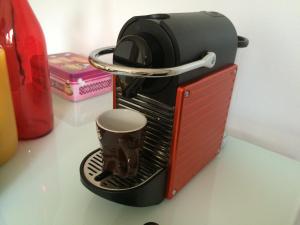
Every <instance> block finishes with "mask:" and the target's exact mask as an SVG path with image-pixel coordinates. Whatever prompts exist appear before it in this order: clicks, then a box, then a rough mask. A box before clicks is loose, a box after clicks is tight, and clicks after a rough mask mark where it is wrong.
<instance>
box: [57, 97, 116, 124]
mask: <svg viewBox="0 0 300 225" xmlns="http://www.w3.org/2000/svg"><path fill="white" fill-rule="evenodd" d="M52 98H53V102H54V103H55V104H53V111H54V114H55V116H56V117H57V118H58V119H60V120H63V121H65V122H66V123H68V124H70V125H71V126H73V127H77V126H81V125H84V124H87V123H90V122H92V121H95V120H96V118H97V116H98V115H99V114H101V113H102V112H104V111H105V110H108V109H112V92H110V93H107V94H104V95H101V96H97V97H93V98H90V99H87V100H84V101H80V102H71V101H68V100H65V99H63V98H61V97H60V96H58V95H56V94H53V95H52Z"/></svg>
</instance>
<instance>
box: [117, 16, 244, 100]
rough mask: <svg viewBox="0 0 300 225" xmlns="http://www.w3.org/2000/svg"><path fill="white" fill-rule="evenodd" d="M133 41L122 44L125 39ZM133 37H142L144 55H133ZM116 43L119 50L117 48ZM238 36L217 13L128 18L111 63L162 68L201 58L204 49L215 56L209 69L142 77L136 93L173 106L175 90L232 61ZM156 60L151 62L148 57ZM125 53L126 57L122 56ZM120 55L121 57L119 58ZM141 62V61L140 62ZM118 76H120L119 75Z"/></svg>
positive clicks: (226, 20) (204, 52)
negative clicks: (214, 62)
mask: <svg viewBox="0 0 300 225" xmlns="http://www.w3.org/2000/svg"><path fill="white" fill-rule="evenodd" d="M128 37H129V38H131V40H132V44H128V45H127V46H128V47H127V48H126V46H125V45H123V44H122V42H123V41H124V40H126V38H128ZM134 39H142V40H143V43H144V44H145V46H144V47H142V48H141V47H139V48H140V49H146V50H145V51H144V52H145V54H144V55H143V57H144V58H145V60H144V61H143V60H142V58H141V56H137V55H136V53H135V52H136V51H135V49H136V48H134V47H132V46H137V45H138V44H135V43H136V42H135V41H134ZM119 46H122V48H121V47H120V49H118V47H119ZM124 46H125V47H124ZM237 48H238V36H237V33H236V30H235V28H234V26H233V24H232V23H231V21H230V20H229V19H228V18H227V17H225V16H224V15H222V14H220V13H217V12H206V11H202V12H193V13H171V14H154V15H147V16H136V17H133V18H131V19H130V20H129V21H128V22H127V23H126V24H125V25H124V26H123V28H122V30H121V31H120V34H119V37H118V43H117V47H116V51H115V54H114V63H118V64H125V63H124V62H125V61H126V65H127V66H128V65H129V66H130V65H131V66H138V65H140V66H144V67H152V68H163V67H173V66H179V65H183V64H186V63H189V62H193V61H196V60H199V59H201V58H202V57H203V56H204V55H205V54H206V53H207V52H214V53H216V55H217V61H216V65H215V66H214V67H213V68H211V69H203V68H200V69H196V70H193V71H190V72H188V73H184V74H181V75H179V76H177V77H172V78H160V79H153V78H144V79H143V82H139V83H140V84H141V83H142V84H141V85H140V88H139V89H137V92H139V93H141V94H144V95H147V96H149V97H151V98H154V99H156V100H158V101H161V102H164V103H166V104H168V105H171V106H173V105H174V104H175V98H176V89H177V87H178V86H180V85H181V84H185V83H189V82H192V81H194V80H196V79H199V78H200V77H202V76H204V75H205V74H207V73H208V72H212V71H217V70H219V69H221V68H223V67H226V66H228V65H232V64H233V63H234V60H235V56H236V51H237ZM157 55H159V56H160V57H159V60H156V61H155V62H151V60H149V58H152V59H153V58H157ZM124 56H125V57H124ZM122 58H123V59H122ZM142 61H143V62H142ZM141 62H142V63H141ZM120 79H123V78H122V77H120Z"/></svg>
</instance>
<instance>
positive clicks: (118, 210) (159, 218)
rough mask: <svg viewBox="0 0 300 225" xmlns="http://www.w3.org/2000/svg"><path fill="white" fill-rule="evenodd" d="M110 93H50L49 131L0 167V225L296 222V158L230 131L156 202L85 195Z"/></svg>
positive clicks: (299, 188) (299, 206)
mask: <svg viewBox="0 0 300 225" xmlns="http://www.w3.org/2000/svg"><path fill="white" fill-rule="evenodd" d="M111 99H112V97H111V94H107V95H104V96H101V97H96V98H93V99H90V100H87V101H84V102H80V103H75V104H74V103H70V102H67V101H65V100H62V99H60V98H59V97H57V96H54V112H55V117H56V119H55V129H54V130H53V132H52V133H51V134H49V135H48V136H46V137H44V138H41V139H38V140H34V141H27V142H21V143H20V144H19V148H18V151H17V154H16V155H15V157H14V158H13V159H12V160H11V161H10V162H8V163H7V164H5V165H4V166H2V167H0V225H143V224H144V223H146V222H149V221H152V222H156V223H158V224H160V225H194V224H195V225H196V224H197V225H277V224H278V225H296V224H297V225H298V224H300V218H299V213H300V163H299V162H297V161H294V160H291V159H288V158H286V157H283V156H281V155H278V154H276V153H273V152H271V151H267V150H265V149H262V148H260V147H258V146H255V145H252V144H249V143H247V142H244V141H241V140H238V139H235V138H232V137H228V138H226V140H225V143H224V148H223V149H222V151H221V153H220V155H219V156H218V157H217V158H216V159H215V160H214V161H213V162H211V163H210V164H209V165H208V166H207V167H206V168H205V169H204V170H203V171H202V172H201V173H199V174H198V175H197V176H196V177H195V178H194V179H193V180H192V181H191V182H190V183H189V184H188V185H187V186H186V187H185V188H184V189H183V190H182V191H181V192H179V193H178V194H177V196H175V198H174V199H172V200H165V201H164V202H163V203H161V204H160V205H157V206H152V207H146V208H134V207H127V206H123V205H120V204H117V203H113V202H110V201H108V200H105V199H103V198H101V197H98V196H97V195H95V194H93V193H91V192H90V191H89V190H87V189H86V188H85V187H84V186H83V185H82V184H81V182H80V177H79V165H80V162H81V160H82V159H83V158H84V156H85V155H87V154H88V153H89V152H91V151H92V150H94V149H96V148H97V147H98V145H99V144H98V140H97V135H96V131H95V124H94V119H95V118H96V116H97V115H98V114H100V113H101V112H102V111H104V110H106V109H109V108H111V107H112V104H111ZM297 217H298V219H297Z"/></svg>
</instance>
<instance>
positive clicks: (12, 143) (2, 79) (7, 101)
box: [0, 46, 18, 165]
mask: <svg viewBox="0 0 300 225" xmlns="http://www.w3.org/2000/svg"><path fill="white" fill-rule="evenodd" d="M17 145H18V135H17V127H16V120H15V113H14V109H13V102H12V96H11V91H10V84H9V78H8V72H7V66H6V57H5V52H4V49H3V48H2V47H1V46H0V165H2V164H4V163H5V162H7V161H8V160H9V159H10V158H11V157H12V156H13V154H14V153H15V151H16V148H17Z"/></svg>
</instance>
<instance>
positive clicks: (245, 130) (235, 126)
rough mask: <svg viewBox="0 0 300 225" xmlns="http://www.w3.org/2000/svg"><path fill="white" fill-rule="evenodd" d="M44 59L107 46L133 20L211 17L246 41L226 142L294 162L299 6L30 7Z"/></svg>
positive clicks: (35, 2)
mask: <svg viewBox="0 0 300 225" xmlns="http://www.w3.org/2000/svg"><path fill="white" fill-rule="evenodd" d="M30 3H31V5H32V7H33V9H34V10H35V12H36V14H37V16H38V18H39V20H40V22H41V25H42V27H43V29H44V32H45V35H46V39H47V43H48V51H49V53H55V52H61V51H74V52H78V53H83V54H86V55H87V54H88V53H89V52H90V51H91V50H93V49H95V48H97V47H101V46H106V45H113V44H114V43H115V41H116V37H117V34H118V32H119V30H120V29H121V26H122V25H123V24H124V23H125V21H126V20H127V19H129V18H130V17H132V16H134V15H143V14H149V13H158V12H188V11H201V10H207V11H209V10H212V11H219V12H221V13H223V14H225V15H226V16H228V17H229V18H230V19H231V20H232V21H233V23H234V24H235V26H236V29H237V31H238V33H239V34H241V35H244V36H246V37H248V38H249V39H250V46H249V47H248V48H247V49H240V50H239V52H238V55H237V60H236V63H237V64H238V65H239V73H238V77H237V81H236V86H235V90H234V95H233V99H232V104H231V109H230V115H229V119H228V124H227V131H228V133H229V134H231V135H234V136H237V137H241V138H243V139H245V140H249V141H251V142H254V143H256V144H258V145H261V146H264V147H267V148H269V149H271V150H273V151H277V152H280V153H282V154H284V155H287V156H290V157H293V158H296V159H298V160H300V74H299V71H300V1H299V0H265V1H261V0H251V1H240V0H202V1H200V0H186V1H178V0H164V1H162V0H152V1H146V0H131V1H130V0H127V1H122V0H72V1H70V0H60V1H59V3H58V2H56V1H52V0H43V1H41V0H30Z"/></svg>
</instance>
